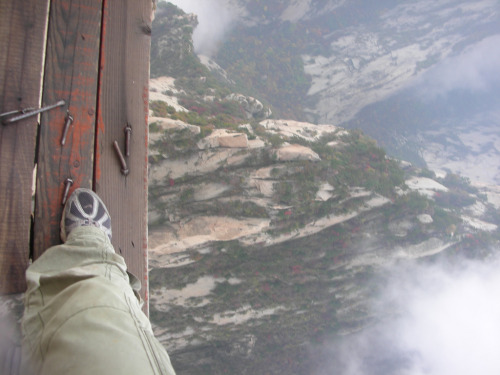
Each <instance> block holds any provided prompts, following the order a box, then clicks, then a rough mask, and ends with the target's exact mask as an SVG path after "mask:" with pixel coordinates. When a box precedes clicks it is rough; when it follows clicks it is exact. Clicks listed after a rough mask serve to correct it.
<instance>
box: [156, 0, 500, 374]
mask: <svg viewBox="0 0 500 375" xmlns="http://www.w3.org/2000/svg"><path fill="white" fill-rule="evenodd" d="M332 4H333V3H332ZM160 6H161V4H160ZM257 10H258V9H257ZM306 13H307V12H306ZM161 14H162V13H161V8H160V12H159V13H158V14H157V16H156V19H155V24H156V23H157V22H158V23H160V24H165V22H167V21H165V20H162V17H161ZM177 14H178V17H180V18H182V17H185V18H186V20H192V19H193V18H192V16H188V15H182V13H177ZM249 20H250V18H249ZM179 21H180V22H179V23H177V26H176V25H175V24H171V26H170V27H171V28H170V29H168V30H164V29H160V28H158V29H157V28H155V24H154V25H153V42H154V43H156V42H157V41H161V40H164V41H165V42H167V45H168V43H170V44H171V45H177V44H176V43H177V42H176V40H177V41H179V40H186V38H190V37H191V34H190V33H191V30H190V29H189V28H186V27H184V26H183V22H184V21H182V19H181V20H179ZM249 22H250V21H249ZM157 30H158V31H157ZM159 30H161V33H162V34H161V35H155V33H156V32H159ZM165 35H168V37H164V36H165ZM172 37H174V38H175V39H174V40H172V41H171V42H168V41H169V40H170V38H172ZM158 43H160V42H158ZM154 48H159V46H158V45H153V46H152V49H154ZM190 53H191V56H190V58H193V59H194V60H193V61H194V62H195V63H194V64H193V66H194V67H195V68H194V69H190V70H189V72H188V73H186V74H183V72H182V70H175V71H173V72H169V71H168V69H169V67H168V66H169V65H170V64H172V66H176V64H177V63H178V62H172V61H164V62H163V64H164V65H165V66H164V67H163V69H167V70H164V71H163V72H165V73H163V72H160V71H159V72H158V77H156V78H154V79H152V80H151V84H150V86H151V103H150V108H151V112H152V113H151V115H152V116H151V117H150V176H149V177H150V188H149V203H150V208H149V212H150V220H149V222H150V235H149V248H150V254H149V255H150V266H151V271H150V302H151V306H150V311H151V320H152V322H153V325H154V328H155V333H156V334H157V336H158V337H159V338H160V340H161V341H162V343H163V344H164V345H165V346H166V347H167V349H168V350H169V353H170V354H171V357H172V361H173V363H174V366H175V368H176V370H177V372H178V373H179V374H183V373H184V374H202V373H203V374H206V373H214V374H220V373H241V374H244V373H276V374H279V373H296V374H309V373H311V371H312V368H314V367H315V365H316V364H317V360H318V355H319V354H318V351H317V350H316V349H317V348H318V346H320V345H321V344H322V343H324V342H325V341H328V340H330V339H332V338H339V337H341V336H342V335H347V334H350V333H352V332H356V331H359V330H362V329H364V328H365V327H367V326H369V325H371V324H373V323H374V322H375V321H377V320H378V319H379V318H380V317H381V315H380V314H383V315H384V316H385V318H387V319H389V318H390V317H391V314H393V313H394V312H391V311H390V308H384V309H382V310H381V311H382V312H380V311H379V312H377V313H376V312H374V311H373V310H371V309H370V306H371V304H372V302H373V301H374V300H375V299H376V296H377V292H378V291H379V290H380V288H381V287H382V285H383V284H384V280H385V278H386V267H387V266H388V265H391V264H401V263H406V262H414V261H415V260H416V259H419V260H420V261H430V260H432V259H433V257H435V256H437V255H438V254H441V255H442V256H446V257H450V259H455V258H456V257H458V256H469V257H476V258H482V257H485V256H487V254H489V253H490V251H493V250H492V248H490V246H491V245H492V244H494V243H495V242H496V241H498V231H497V226H496V225H497V224H498V222H499V220H498V211H497V210H495V209H494V208H493V207H491V206H490V205H489V204H488V202H487V200H486V197H485V196H484V195H481V194H479V192H478V191H477V189H475V188H472V187H471V186H470V185H469V184H468V183H467V180H466V179H463V178H461V177H459V176H456V175H451V174H450V175H448V176H447V177H446V178H442V179H437V178H436V177H435V176H434V175H433V174H432V173H431V172H429V171H426V170H422V169H418V168H413V167H411V165H410V164H408V163H405V162H400V161H397V160H394V159H392V158H390V157H387V155H386V154H385V152H384V151H383V150H382V149H380V148H379V147H378V146H377V145H376V143H375V142H374V141H373V140H372V139H370V138H368V137H367V136H365V135H364V134H362V133H361V132H359V131H348V130H346V129H344V128H341V127H338V126H333V125H314V124H310V123H305V122H297V121H293V120H279V119H271V118H269V116H270V115H271V114H270V112H269V111H268V110H267V107H266V106H265V105H263V104H262V103H261V102H260V101H259V100H257V99H259V98H260V97H257V99H255V98H252V97H249V96H248V94H247V95H242V94H240V93H239V92H238V91H236V92H234V91H233V90H235V89H237V88H238V86H237V85H234V84H233V83H232V82H231V74H229V73H228V72H225V71H223V70H221V69H219V68H217V70H216V71H215V73H211V72H210V71H209V70H208V69H207V68H205V67H203V66H202V65H201V63H200V62H199V61H198V59H197V57H196V56H195V55H194V54H193V53H192V51H191V52H190ZM159 55H161V54H159ZM160 61H161V60H157V61H156V62H154V63H158V62H160ZM157 66H161V64H158V65H157ZM167 74H172V76H170V77H168V76H163V75H167ZM228 78H229V79H228ZM478 242H480V243H482V244H484V247H481V248H479V247H477V246H476V244H477V243H478ZM483 251H484V252H483Z"/></svg>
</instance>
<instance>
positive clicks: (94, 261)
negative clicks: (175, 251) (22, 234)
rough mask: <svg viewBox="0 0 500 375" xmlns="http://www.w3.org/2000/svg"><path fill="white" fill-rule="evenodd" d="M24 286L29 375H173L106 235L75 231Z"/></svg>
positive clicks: (26, 368)
mask: <svg viewBox="0 0 500 375" xmlns="http://www.w3.org/2000/svg"><path fill="white" fill-rule="evenodd" d="M26 278H27V282H28V290H27V292H26V295H25V312H24V317H23V321H22V329H23V335H24V338H23V372H22V373H23V374H30V373H33V374H47V375H48V374H51V375H58V374H75V375H77V374H93V375H99V374H110V373H120V374H169V375H170V374H174V370H173V369H172V366H171V364H170V359H169V357H168V354H167V353H166V351H165V349H164V348H163V347H162V346H161V345H160V343H159V342H158V341H157V340H156V339H155V338H154V336H153V333H152V329H151V325H150V323H149V320H148V319H147V317H146V316H145V315H144V313H143V312H142V310H141V306H140V302H139V300H138V297H137V293H134V290H133V289H132V287H131V286H130V279H129V275H128V274H127V272H126V265H125V262H124V260H123V258H122V257H121V256H119V255H117V254H115V253H114V250H113V247H112V245H111V243H110V241H109V239H108V237H107V236H106V235H105V234H104V233H103V232H102V231H101V230H100V229H98V228H94V227H79V228H76V229H74V230H73V231H72V232H71V234H70V236H69V238H68V240H67V242H66V243H65V244H63V245H58V246H54V247H52V248H50V249H48V250H47V251H46V252H45V253H44V254H43V255H42V256H41V257H40V258H39V259H37V260H36V261H35V262H34V263H33V264H32V265H31V266H30V267H29V268H28V270H27V272H26Z"/></svg>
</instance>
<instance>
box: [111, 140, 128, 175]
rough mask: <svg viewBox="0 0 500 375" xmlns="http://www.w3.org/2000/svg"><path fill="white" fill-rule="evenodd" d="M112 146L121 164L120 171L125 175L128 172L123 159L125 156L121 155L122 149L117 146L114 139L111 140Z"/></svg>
mask: <svg viewBox="0 0 500 375" xmlns="http://www.w3.org/2000/svg"><path fill="white" fill-rule="evenodd" d="M113 147H114V148H115V151H116V155H117V156H118V159H119V160H120V164H121V165H122V173H123V174H124V175H125V176H126V175H128V174H129V172H130V171H129V169H128V166H127V162H126V161H125V158H124V157H123V154H122V151H121V150H120V146H118V142H117V141H114V142H113Z"/></svg>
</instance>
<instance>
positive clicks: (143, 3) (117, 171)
mask: <svg viewBox="0 0 500 375" xmlns="http://www.w3.org/2000/svg"><path fill="white" fill-rule="evenodd" d="M151 6H152V2H151V0H123V1H120V2H118V1H112V0H105V1H104V13H103V41H102V47H101V48H102V52H101V78H100V87H99V106H98V127H97V132H98V134H97V137H96V139H97V144H96V151H97V152H96V159H97V160H96V172H95V190H96V192H97V193H98V194H99V196H100V197H101V198H102V199H103V201H104V202H105V203H106V205H107V206H108V209H109V211H110V214H111V220H112V226H113V241H112V242H113V245H114V247H115V250H116V251H117V253H120V254H121V255H122V256H123V257H124V258H125V261H126V262H127V265H128V268H129V271H130V272H132V273H133V274H134V275H136V276H137V277H138V278H139V280H141V283H142V289H141V293H142V297H143V299H144V300H145V301H146V303H145V312H146V313H147V301H148V294H147V293H148V279H147V275H148V270H147V206H148V205H147V179H148V176H147V148H148V147H147V141H148V125H147V124H148V121H147V119H148V96H149V89H148V82H149V53H150V43H151V40H150V39H151V21H152V20H151V16H152V9H151ZM126 124H130V126H131V127H132V136H131V143H130V157H128V158H127V163H128V166H129V170H130V174H128V175H127V176H125V175H123V174H122V173H121V167H120V164H119V162H118V158H117V155H116V154H115V150H114V149H113V146H112V144H113V141H115V140H116V141H118V143H119V145H120V148H121V150H122V152H123V151H124V142H125V141H124V139H125V134H124V127H125V126H126Z"/></svg>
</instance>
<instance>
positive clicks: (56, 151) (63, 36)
mask: <svg viewBox="0 0 500 375" xmlns="http://www.w3.org/2000/svg"><path fill="white" fill-rule="evenodd" d="M101 19H102V1H101V0H79V1H76V0H73V1H71V0H53V1H52V2H51V6H50V23H49V30H48V38H47V53H46V64H45V76H44V85H43V105H48V104H51V103H55V102H57V101H59V100H61V99H63V100H65V101H66V105H65V106H64V107H62V108H61V109H56V110H53V111H50V112H46V113H44V114H43V115H42V116H41V123H40V136H39V153H38V173H37V185H36V209H35V233H34V236H35V238H34V249H33V250H34V258H35V259H36V258H38V257H39V256H40V255H41V254H42V253H43V252H44V251H45V250H46V249H47V248H48V247H50V246H53V245H56V244H58V243H60V238H59V222H60V221H61V216H62V205H61V202H62V197H63V192H64V188H65V181H66V179H68V178H71V179H72V180H73V181H74V184H73V185H72V187H71V189H70V191H69V193H70V194H71V192H72V191H73V190H74V189H75V188H76V187H85V188H92V180H93V172H94V157H93V153H94V139H95V121H96V105H97V85H98V66H99V52H100V38H101ZM68 115H71V116H72V117H73V119H74V120H73V123H72V124H71V126H70V127H69V129H68V134H67V137H66V142H65V144H64V146H63V145H62V144H61V138H62V134H63V128H64V124H65V119H66V117H67V116H68Z"/></svg>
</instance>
